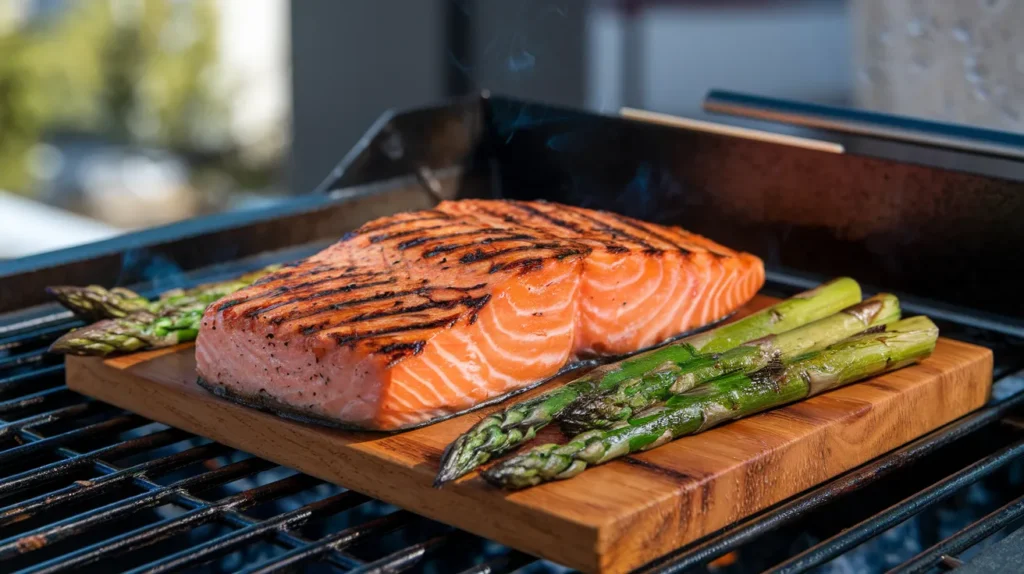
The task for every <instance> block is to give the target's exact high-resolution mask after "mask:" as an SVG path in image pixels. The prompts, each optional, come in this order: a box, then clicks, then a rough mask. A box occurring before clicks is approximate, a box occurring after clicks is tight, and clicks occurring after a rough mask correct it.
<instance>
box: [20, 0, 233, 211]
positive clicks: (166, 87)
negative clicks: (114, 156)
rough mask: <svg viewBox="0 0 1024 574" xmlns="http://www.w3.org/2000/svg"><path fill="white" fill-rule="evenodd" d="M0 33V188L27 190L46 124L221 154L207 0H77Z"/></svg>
mask: <svg viewBox="0 0 1024 574" xmlns="http://www.w3.org/2000/svg"><path fill="white" fill-rule="evenodd" d="M65 6H66V8H65V10H64V11H63V12H62V13H60V14H58V15H56V16H55V17H51V18H44V19H41V20H39V21H36V20H29V21H26V22H24V23H23V24H22V25H20V26H17V27H15V28H14V29H12V30H11V31H9V32H7V33H3V32H0V189H8V190H11V191H17V192H22V193H31V189H30V187H31V183H32V176H31V172H30V170H29V155H30V153H31V151H32V149H33V146H35V145H36V144H37V143H38V142H39V141H41V139H42V138H43V137H44V136H45V134H46V132H47V131H48V130H55V129H62V130H71V131H84V132H91V133H96V134H101V135H103V136H105V137H108V138H109V139H110V140H112V141H117V142H122V143H124V142H137V143H143V144H151V145H159V146H163V147H167V148H171V149H175V150H178V151H182V152H186V153H189V152H200V153H217V152H223V150H224V149H226V148H229V147H230V142H228V141H226V139H227V135H226V134H227V133H228V130H227V126H226V122H227V114H226V113H224V112H225V111H226V109H227V101H226V100H227V97H226V94H224V93H223V92H224V91H225V90H223V89H218V87H217V86H215V85H214V84H215V80H216V71H215V67H214V66H215V63H216V58H217V19H216V8H215V6H214V3H213V1H212V0H192V1H190V2H175V1H174V0H146V1H145V2H138V3H124V2H122V3H115V2H111V1H110V0H74V1H71V2H68V3H66V5H65Z"/></svg>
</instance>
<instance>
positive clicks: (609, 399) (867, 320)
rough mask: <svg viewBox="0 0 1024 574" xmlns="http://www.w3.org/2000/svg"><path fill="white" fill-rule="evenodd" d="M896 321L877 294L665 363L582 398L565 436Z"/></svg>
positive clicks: (564, 422) (893, 308)
mask: <svg viewBox="0 0 1024 574" xmlns="http://www.w3.org/2000/svg"><path fill="white" fill-rule="evenodd" d="M899 318H900V305H899V300H898V299H897V298H896V297H895V296H893V295H889V294H880V295H875V296H874V297H871V298H870V299H867V300H865V301H862V302H860V303H857V304H856V305H851V306H850V307H847V308H846V309H843V310H842V311H840V312H839V313H836V314H835V315H830V316H828V317H825V318H824V319H818V320H817V321H814V322H813V323H809V324H807V325H804V326H802V327H797V328H796V329H793V330H792V331H786V332H785V333H780V334H778V335H768V336H767V337H762V338H760V339H756V340H754V341H749V342H747V343H744V344H742V345H740V346H739V347H736V348H733V349H730V350H728V351H725V352H724V353H720V354H712V355H703V356H702V357H703V358H697V359H696V360H693V361H690V362H688V363H684V364H682V365H680V364H676V363H671V362H668V363H665V364H664V365H662V366H660V367H658V368H656V369H654V370H652V371H649V372H647V373H645V374H644V375H643V376H642V377H640V378H638V379H636V380H634V381H630V382H628V383H624V384H621V385H619V386H617V387H616V388H614V389H612V390H610V391H607V392H605V393H601V394H596V395H593V396H589V397H582V398H580V399H579V400H577V401H576V402H574V403H573V404H571V405H569V407H567V408H566V409H565V410H564V411H562V412H561V413H560V414H559V415H558V421H559V423H560V425H561V428H562V430H563V431H564V432H565V433H566V434H568V435H569V436H572V435H576V434H579V433H582V432H584V431H588V430H592V429H604V428H610V427H612V426H613V425H615V424H616V423H618V422H620V421H624V420H627V419H629V418H630V417H632V416H633V414H634V413H638V412H640V411H642V410H644V409H646V408H647V407H649V406H651V405H653V404H655V403H657V402H660V401H664V400H666V399H668V398H669V397H670V396H671V395H676V394H679V393H682V392H685V391H688V390H690V389H692V388H693V387H696V386H698V385H700V384H702V383H704V382H707V381H709V380H711V379H713V378H715V377H719V376H722V375H725V374H728V373H735V372H740V373H753V372H755V371H757V370H760V369H762V368H764V367H767V366H768V365H769V364H770V363H771V362H772V361H780V360H781V361H782V362H783V363H789V362H790V361H792V360H793V359H794V358H795V357H799V356H801V355H804V354H806V353H810V352H813V351H820V350H822V349H824V348H825V347H828V346H829V345H833V344H835V343H838V342H839V341H842V340H843V339H846V338H848V337H852V336H853V335H856V334H857V333H860V332H862V331H864V330H865V329H868V328H871V327H878V326H881V325H885V324H887V323H891V322H893V321H897V320H899Z"/></svg>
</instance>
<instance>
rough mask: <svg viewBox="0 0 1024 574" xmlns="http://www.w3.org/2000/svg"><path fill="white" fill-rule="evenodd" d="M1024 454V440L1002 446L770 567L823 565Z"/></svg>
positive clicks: (787, 572)
mask: <svg viewBox="0 0 1024 574" xmlns="http://www.w3.org/2000/svg"><path fill="white" fill-rule="evenodd" d="M1021 455H1024V440H1022V441H1019V442H1017V443H1015V444H1013V445H1011V446H1008V447H1006V448H1003V449H1001V450H999V451H998V452H996V453H995V454H992V455H989V456H987V457H985V458H984V459H982V460H979V461H978V462H975V463H974V464H972V465H970V466H968V467H967V468H965V469H963V470H961V471H960V472H957V473H955V474H953V475H950V476H948V477H946V478H945V479H943V480H940V481H939V482H936V483H935V484H933V485H932V486H930V487H928V488H926V489H924V490H922V491H920V492H918V493H917V494H914V495H913V496H910V497H908V498H906V499H904V500H901V501H900V502H899V503H897V504H894V505H893V506H891V507H890V508H889V509H887V510H885V511H883V512H881V513H879V514H876V515H874V516H872V517H871V518H869V519H867V520H864V521H862V522H860V523H859V524H857V525H855V526H852V527H850V528H849V529H848V530H844V531H843V532H842V533H841V534H839V535H837V536H833V537H832V538H829V539H827V540H823V541H822V542H820V543H819V544H816V545H815V546H813V547H811V548H809V549H808V550H806V551H804V552H802V553H800V554H798V555H796V556H794V557H792V558H790V559H789V560H787V561H785V562H783V563H781V564H779V565H777V566H775V567H774V568H771V569H769V570H767V571H766V572H771V573H773V574H791V573H793V572H803V571H805V570H808V569H810V568H813V567H815V566H818V565H821V564H824V563H825V562H828V561H829V560H831V559H833V558H835V557H836V556H838V555H840V554H842V553H844V552H846V551H847V550H850V549H851V548H854V547H855V546H857V545H858V544H860V543H861V542H864V541H865V540H868V539H869V538H872V537H874V536H875V535H876V534H879V533H881V532H883V531H885V530H887V529H889V528H891V527H892V526H895V525H897V524H899V523H901V522H903V521H904V520H907V519H908V518H910V517H911V516H913V515H915V514H917V513H918V512H921V511H922V510H924V509H925V507H927V506H928V505H929V504H931V503H933V502H935V501H937V500H940V499H943V498H945V497H947V496H950V495H951V494H953V493H954V492H956V491H957V490H960V489H961V488H963V487H965V486H967V485H969V484H972V483H974V482H976V481H978V480H980V479H982V478H984V477H986V476H988V475H990V474H992V473H993V472H995V471H996V470H999V469H1000V468H1003V467H1005V466H1006V465H1007V464H1009V463H1011V462H1013V461H1014V460H1015V459H1017V458H1018V457H1020V456H1021Z"/></svg>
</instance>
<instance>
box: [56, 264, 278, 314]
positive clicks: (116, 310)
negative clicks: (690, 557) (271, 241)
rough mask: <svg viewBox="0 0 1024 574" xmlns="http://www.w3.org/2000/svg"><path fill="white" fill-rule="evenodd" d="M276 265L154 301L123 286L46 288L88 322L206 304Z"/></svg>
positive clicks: (249, 282) (158, 312)
mask: <svg viewBox="0 0 1024 574" xmlns="http://www.w3.org/2000/svg"><path fill="white" fill-rule="evenodd" d="M279 268H280V265H271V266H269V267H264V268H263V269H260V270H257V271H254V272H252V273H247V274H245V275H242V276H241V277H237V278H235V279H231V280H228V281H221V282H217V283H207V284H205V285H199V286H197V287H194V288H192V289H188V290H182V289H174V290H171V291H168V292H166V293H163V294H162V295H161V296H160V298H159V299H158V300H156V301H149V300H148V299H146V298H145V297H143V296H142V295H139V294H138V293H136V292H134V291H132V290H131V289H126V288H124V287H114V288H113V289H105V288H103V287H100V286H99V285H89V286H86V287H77V286H73V285H60V286H56V287H48V288H47V290H46V291H47V292H48V293H49V294H50V295H53V296H54V297H55V298H56V299H57V301H59V302H60V304H61V305H63V306H64V307H66V308H67V309H69V310H71V311H72V312H73V313H75V315H77V316H79V317H80V318H82V319H84V320H86V321H90V322H92V321H98V320H100V319H116V318H121V317H127V316H128V315H132V314H135V313H138V312H140V311H148V312H149V313H153V314H162V313H166V312H171V311H173V310H174V309H180V308H184V307H190V306H194V305H198V304H202V305H209V304H210V303H213V302H214V301H216V300H218V299H220V298H221V297H224V296H225V295H229V294H231V293H233V292H235V291H238V290H239V289H241V288H243V287H247V286H249V285H251V284H252V283H253V282H255V281H256V280H257V279H259V278H261V277H263V276H264V275H267V274H268V273H271V272H273V271H276V270H277V269H279Z"/></svg>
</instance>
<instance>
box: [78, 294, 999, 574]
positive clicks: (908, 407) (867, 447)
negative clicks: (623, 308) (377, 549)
mask: <svg viewBox="0 0 1024 574" xmlns="http://www.w3.org/2000/svg"><path fill="white" fill-rule="evenodd" d="M768 303H770V300H769V299H767V298H758V300H757V301H756V302H754V303H752V304H751V305H750V306H749V308H748V309H745V310H744V311H743V312H742V313H740V314H738V316H740V315H742V314H745V313H747V312H750V311H751V310H752V309H756V308H759V307H762V306H764V305H765V304H768ZM991 373H992V354H991V351H989V350H988V349H984V348H981V347H976V346H973V345H967V344H964V343H959V342H955V341H950V340H947V339H941V340H940V342H939V345H938V347H937V349H936V352H935V354H934V355H933V356H932V357H931V358H929V359H928V360H927V361H925V362H923V363H921V364H919V365H915V366H912V367H909V368H906V369H903V370H901V371H897V372H895V373H890V374H888V375H884V376H882V377H877V378H875V379H872V380H870V381H865V382H864V383H861V384H858V385H853V386H850V387H846V388H843V389H839V390H837V391H833V392H831V393H827V394H824V395H822V396H819V397H815V398H813V399H810V400H807V401H803V402H801V403H797V404H794V405H790V406H788V407H784V408H781V409H777V410H774V411H770V412H767V413H762V414H760V415H757V416H755V417H750V418H748V419H744V420H741V421H737V422H734V423H732V424H729V425H725V426H723V427H720V428H717V429H714V430H711V431H709V432H706V433H703V434H700V435H697V436H694V437H688V438H684V439H680V440H678V441H675V442H673V443H670V444H668V445H664V446H662V447H660V448H658V449H655V450H653V451H651V452H647V453H643V454H638V455H634V456H631V457H628V458H627V459H625V460H618V461H613V462H611V463H609V464H606V465H602V466H599V467H595V468H593V469H591V470H588V471H587V472H585V473H583V474H582V475H580V476H579V477H577V478H574V479H572V480H568V481H563V482H556V483H552V484H547V485H544V486H541V487H537V488H533V489H529V490H525V491H520V492H514V493H506V492H502V491H499V490H496V489H493V488H491V487H489V486H488V485H486V484H485V483H483V481H482V480H481V479H479V478H478V477H476V476H475V475H474V476H470V477H467V478H465V479H463V480H461V481H459V482H458V483H456V484H453V485H450V486H448V487H446V488H444V489H443V490H436V489H433V488H431V486H430V485H431V482H432V480H433V476H434V473H435V472H436V470H437V464H438V461H439V458H440V455H441V451H442V450H443V449H444V447H445V446H446V445H447V444H448V443H449V442H450V441H451V440H453V439H454V438H455V437H456V436H458V435H459V434H460V433H461V432H463V431H464V430H466V429H467V428H469V427H470V426H471V425H472V424H473V423H475V422H476V421H477V420H479V419H480V418H481V417H482V416H483V415H484V413H486V412H489V410H493V409H488V410H485V411H481V412H478V413H470V414H467V415H465V416H462V417H458V418H455V419H452V420H449V421H445V422H442V423H438V424H435V425H431V426H428V427H425V428H422V429H417V430H414V431H409V432H405V433H401V434H398V435H390V436H386V435H378V434H373V433H346V432H340V431H334V430H330V429H323V428H317V427H314V426H310V425H304V424H300V423H294V422H290V421H286V420H283V419H280V418H278V417H275V416H273V415H270V414H266V413H261V412H257V411H254V410H251V409H247V408H245V407H241V406H238V405H235V404H232V403H228V402H226V401H223V400H220V399H218V398H216V397H214V396H212V395H210V394H208V393H206V392H205V391H203V390H202V389H200V388H198V387H197V386H196V385H195V384H194V383H195V359H194V353H193V352H192V347H191V346H187V345H186V346H181V347H177V348H174V349H166V350H163V351H157V352H153V353H141V354H136V355H130V356H126V357H120V358H116V359H109V360H106V361H104V360H101V359H95V358H77V357H72V358H69V359H68V385H69V386H70V387H71V388H73V389H75V390H77V391H79V392H82V393H85V394H88V395H91V396H94V397H96V398H99V399H101V400H104V401H106V402H109V403H112V404H115V405H118V406H120V407H123V408H126V409H129V410H132V411H134V412H137V413H140V414H142V415H145V416H148V417H150V418H152V419H154V420H158V421H161V422H164V423H167V424H170V425H173V426H176V427H180V428H184V429H187V430H189V431H192V432H195V433H197V434H200V435H203V436H207V437H209V438H212V439H214V440H217V441H220V442H223V443H225V444H228V445H231V446H233V447H236V448H240V449H242V450H246V451H248V452H252V453H253V454H256V455H258V456H262V457H264V458H267V459H270V460H273V461H275V462H278V463H280V464H284V465H287V466H290V467H294V468H297V469H299V470H302V471H303V472H306V473H309V474H311V475H314V476H317V477H320V478H323V479H325V480H329V481H332V482H336V483H338V484H342V485H344V486H346V487H349V488H352V489H354V490H358V491H361V492H365V493H366V494H369V495H371V496H374V497H377V498H380V499H382V500H385V501H388V502H390V503H393V504H396V505H398V506H402V507H404V508H408V509H410V510H412V511H415V512H418V513H420V514H423V515H425V516H429V517H431V518H434V519H437V520H441V521H444V522H447V523H449V524H453V525H455V526H458V527H461V528H464V529H466V530H469V531H472V532H476V533H478V534H480V535H483V536H486V537H489V538H492V539H495V540H498V541H500V542H503V543H505V544H508V545H510V546H513V547H516V548H519V549H521V550H523V551H526V552H530V553H533V554H536V555H539V556H543V557H545V558H549V559H551V560H554V561H557V562H560V563H563V564H566V565H568V566H571V567H574V568H579V569H581V570H584V571H588V572H598V571H600V572H623V571H626V570H629V569H631V568H634V567H636V566H639V565H641V564H643V563H645V562H647V561H649V560H651V559H653V558H655V557H657V556H659V555H661V554H663V553H665V552H667V551H669V550H671V549H673V548H677V547H679V546H680V545H683V544H686V543H687V542H690V541H692V540H695V539H697V538H699V537H701V536H703V535H705V534H707V533H709V532H713V531H715V530H717V529H719V528H721V527H723V526H726V525H728V524H729V523H731V522H734V521H736V520H738V519H741V518H743V517H745V516H749V515H751V514H753V513H755V512H757V511H759V510H762V509H764V508H766V507H767V506H770V505H772V504H775V503H776V502H779V501H781V500H784V499H785V498H788V497H789V496H792V495H794V494H796V493H798V492H800V491H803V490H805V489H807V488H810V487H812V486H814V485H816V484H819V483H821V482H823V481H825V480H828V479H829V478H831V477H834V476H836V475H838V474H840V473H842V472H844V471H846V470H849V469H851V468H853V467H855V466H857V465H859V464H863V463H864V462H866V461H868V460H870V459H872V458H874V457H876V456H878V455H880V454H883V453H885V452H887V451H889V450H892V449H893V448H896V447H898V446H900V445H902V444H904V443H906V442H909V441H910V440H913V439H914V438H916V437H918V436H920V435H922V434H925V433H927V432H929V431H931V430H934V429H935V428H938V427H939V426H941V425H943V424H945V423H947V422H949V421H952V420H954V419H956V418H958V417H960V416H962V415H964V414H966V413H968V412H970V411H971V410H974V409H976V408H978V407H980V406H981V405H982V404H984V402H985V401H986V400H987V398H988V393H989V389H990V386H991ZM534 392H539V391H534ZM552 436H554V435H552V434H551V433H546V437H547V438H551V437H552Z"/></svg>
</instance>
